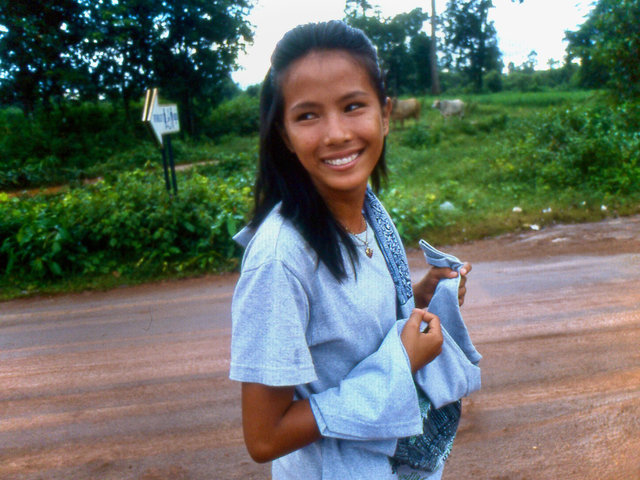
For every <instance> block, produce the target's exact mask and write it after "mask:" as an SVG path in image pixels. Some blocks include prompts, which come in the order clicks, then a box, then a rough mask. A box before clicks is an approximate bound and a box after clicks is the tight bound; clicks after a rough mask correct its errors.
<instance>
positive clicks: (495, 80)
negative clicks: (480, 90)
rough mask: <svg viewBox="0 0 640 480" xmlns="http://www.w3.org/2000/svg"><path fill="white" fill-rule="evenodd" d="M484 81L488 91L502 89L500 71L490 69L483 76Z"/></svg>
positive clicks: (499, 90)
mask: <svg viewBox="0 0 640 480" xmlns="http://www.w3.org/2000/svg"><path fill="white" fill-rule="evenodd" d="M484 81H485V85H486V86H487V88H488V89H489V91H490V92H493V93H495V92H501V91H502V74H501V73H500V72H497V71H495V70H491V71H490V72H489V73H487V75H486V76H485V77H484Z"/></svg>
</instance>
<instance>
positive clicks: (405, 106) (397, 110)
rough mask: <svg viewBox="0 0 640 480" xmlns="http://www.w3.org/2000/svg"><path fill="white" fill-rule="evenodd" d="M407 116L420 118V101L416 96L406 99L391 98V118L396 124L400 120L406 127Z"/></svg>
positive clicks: (401, 124)
mask: <svg viewBox="0 0 640 480" xmlns="http://www.w3.org/2000/svg"><path fill="white" fill-rule="evenodd" d="M407 118H414V119H416V120H418V119H419V118H420V102H419V101H418V100H417V99H415V98H407V99H406V100H398V99H397V98H393V99H392V100H391V120H393V122H394V124H395V123H396V122H398V121H399V122H400V126H401V127H404V121H405V119H407Z"/></svg>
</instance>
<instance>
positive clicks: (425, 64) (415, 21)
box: [345, 0, 431, 95]
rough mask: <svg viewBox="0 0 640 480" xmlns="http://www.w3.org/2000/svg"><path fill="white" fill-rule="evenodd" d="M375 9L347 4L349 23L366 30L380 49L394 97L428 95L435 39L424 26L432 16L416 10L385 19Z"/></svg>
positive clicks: (363, 5) (367, 4)
mask: <svg viewBox="0 0 640 480" xmlns="http://www.w3.org/2000/svg"><path fill="white" fill-rule="evenodd" d="M371 10H372V7H371V5H370V4H369V3H368V2H366V1H364V2H363V1H357V0H351V1H347V7H346V17H345V21H346V22H347V23H348V24H349V25H352V26H354V27H357V28H359V29H361V30H363V31H364V32H365V33H366V34H367V36H368V37H369V38H370V39H371V41H372V42H373V44H374V45H375V46H376V48H377V50H378V55H379V57H380V61H381V63H382V68H383V70H384V72H385V75H386V80H387V85H388V87H389V89H390V91H391V92H392V94H394V95H399V94H402V93H409V92H411V93H416V92H426V91H427V89H428V88H429V87H430V85H431V73H430V72H431V69H430V66H429V49H430V45H431V40H430V39H429V37H427V35H426V34H425V33H424V32H423V31H422V27H423V25H424V22H425V21H426V20H427V18H428V14H427V13H425V12H423V11H422V9H420V8H416V9H414V10H412V11H411V12H408V13H401V14H399V15H396V16H395V17H390V18H383V17H381V15H380V12H379V11H374V12H373V13H371Z"/></svg>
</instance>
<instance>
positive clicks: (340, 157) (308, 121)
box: [230, 21, 470, 480]
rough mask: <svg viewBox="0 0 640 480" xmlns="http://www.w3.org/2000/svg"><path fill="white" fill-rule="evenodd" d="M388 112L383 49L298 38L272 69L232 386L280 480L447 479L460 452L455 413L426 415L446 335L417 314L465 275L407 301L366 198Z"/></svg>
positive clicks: (328, 28)
mask: <svg viewBox="0 0 640 480" xmlns="http://www.w3.org/2000/svg"><path fill="white" fill-rule="evenodd" d="M390 105H391V104H390V101H389V99H388V98H387V96H386V95H385V91H384V86H383V82H382V74H381V71H380V68H379V66H378V63H377V57H376V53H375V49H374V47H373V46H372V44H371V42H370V41H369V40H368V39H367V37H366V36H365V35H364V34H363V33H362V32H361V31H360V30H357V29H354V28H351V27H348V26H347V25H345V24H344V23H342V22H337V21H333V22H327V23H318V24H308V25H303V26H300V27H297V28H295V29H294V30H292V31H290V32H289V33H287V34H286V35H285V37H284V38H283V39H282V40H281V42H280V43H279V44H278V46H277V47H276V50H275V52H274V54H273V56H272V58H271V68H270V70H269V72H268V73H267V76H266V78H265V81H264V84H263V89H262V93H261V128H260V165H259V173H258V178H257V181H256V191H255V211H254V217H253V220H252V221H251V223H250V225H249V226H248V227H247V228H245V229H244V230H243V231H241V232H240V233H239V234H238V235H237V236H236V239H237V240H238V241H239V242H240V243H242V244H243V245H245V246H246V251H245V255H244V258H243V263H242V271H241V275H240V278H239V280H238V283H237V285H236V290H235V293H234V298H233V304H232V320H233V327H232V341H231V368H230V377H231V378H232V379H234V380H237V381H240V382H242V417H243V430H244V438H245V443H246V445H247V449H248V450H249V453H250V454H251V456H252V457H253V458H254V460H256V461H258V462H266V461H271V460H273V465H272V471H273V478H274V479H276V480H287V479H291V480H293V479H296V480H297V479H300V478H306V479H309V480H312V479H318V480H319V479H322V478H375V479H377V480H384V479H389V480H391V479H407V478H412V479H420V480H421V479H430V480H436V479H439V478H440V476H441V474H442V469H443V464H444V460H445V458H446V456H447V455H448V452H449V451H450V448H451V444H452V442H453V436H454V435H455V426H456V425H457V420H458V418H459V409H458V410H456V409H455V408H454V409H453V410H452V409H448V408H447V406H445V407H443V408H444V410H442V411H441V410H437V411H438V412H440V414H441V415H439V416H438V415H432V416H430V418H440V419H445V420H446V422H439V421H438V422H439V423H438V424H436V423H434V421H431V420H423V417H422V414H421V410H423V409H424V408H427V409H428V408H429V407H428V400H426V399H424V400H419V397H420V398H424V395H422V396H420V395H419V394H418V391H417V389H416V385H415V383H414V379H413V374H414V373H416V372H418V371H420V370H421V369H422V368H423V367H424V366H425V365H427V364H428V363H430V362H431V361H432V360H433V359H435V358H436V357H437V356H438V355H439V353H440V349H441V346H442V342H443V336H442V331H441V328H440V321H439V319H438V317H437V316H435V315H433V314H431V313H429V312H427V311H426V310H422V309H418V308H414V307H415V304H416V302H417V303H418V306H419V307H426V305H427V304H428V302H429V299H430V298H432V296H433V294H434V291H435V286H436V285H437V284H438V281H439V279H440V278H445V277H449V278H454V277H457V276H458V275H461V276H462V278H461V279H460V285H461V287H460V292H461V293H460V295H461V296H462V297H463V296H464V291H465V290H464V281H465V278H464V275H465V274H466V272H467V271H468V270H469V269H470V266H469V265H465V266H464V269H462V270H460V273H458V272H454V271H452V270H450V269H449V268H435V269H432V270H430V271H429V273H428V274H427V275H426V276H425V278H423V280H421V281H420V282H418V283H417V284H416V286H414V287H413V288H412V285H411V281H410V275H409V271H408V263H407V259H406V255H405V251H404V248H403V247H402V244H401V242H400V238H399V236H398V234H397V231H396V229H395V227H394V225H393V223H392V221H391V219H390V218H389V216H388V215H387V213H386V211H385V210H384V208H383V207H382V205H381V204H380V202H379V201H378V199H377V198H376V197H375V195H374V193H373V190H372V189H370V188H369V187H368V183H369V181H371V183H372V185H373V186H374V188H375V187H377V186H378V185H379V183H380V179H381V177H382V176H384V173H385V159H384V150H385V138H386V136H387V134H388V132H389V116H390ZM414 292H415V299H414ZM454 292H455V291H454ZM454 300H455V297H454ZM454 303H455V301H454ZM456 307H457V305H456ZM398 319H400V320H398ZM423 322H424V323H423ZM424 324H428V326H429V328H428V329H426V330H425V331H424V332H422V331H421V328H424ZM421 325H422V327H421ZM420 388H421V387H420ZM425 405H427V406H426V407H425ZM455 405H456V408H457V405H458V403H457V402H456V403H455ZM423 421H425V422H427V428H428V429H429V433H430V434H432V435H433V437H429V438H433V439H434V443H433V444H432V445H431V446H432V447H433V448H432V449H431V451H430V452H425V453H424V455H425V457H428V458H426V459H424V460H425V462H423V463H424V464H425V465H427V464H428V468H427V467H425V468H424V469H423V470H413V469H412V468H410V467H408V464H403V463H402V461H401V459H399V458H396V457H394V453H395V452H396V445H397V443H398V439H400V438H403V437H409V436H411V435H417V434H421V433H422V431H423V427H424V425H425V424H423ZM436 421H437V420H436ZM391 457H394V458H393V460H392V459H391ZM392 465H393V467H392Z"/></svg>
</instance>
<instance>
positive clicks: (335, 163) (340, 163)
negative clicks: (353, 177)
mask: <svg viewBox="0 0 640 480" xmlns="http://www.w3.org/2000/svg"><path fill="white" fill-rule="evenodd" d="M358 155H360V152H355V153H352V154H350V155H347V156H343V157H337V158H335V157H334V158H325V159H323V160H322V161H323V162H324V163H326V164H327V165H331V166H332V167H344V168H349V167H351V166H352V165H351V164H352V163H354V162H355V160H356V159H357V158H358Z"/></svg>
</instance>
